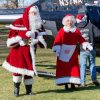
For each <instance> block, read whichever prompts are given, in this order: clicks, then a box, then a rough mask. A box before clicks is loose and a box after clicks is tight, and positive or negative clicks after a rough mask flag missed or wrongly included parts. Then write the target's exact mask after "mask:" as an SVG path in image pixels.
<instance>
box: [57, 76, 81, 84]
mask: <svg viewBox="0 0 100 100" xmlns="http://www.w3.org/2000/svg"><path fill="white" fill-rule="evenodd" d="M64 83H75V84H80V78H76V77H62V78H57V79H56V84H57V85H60V84H64Z"/></svg>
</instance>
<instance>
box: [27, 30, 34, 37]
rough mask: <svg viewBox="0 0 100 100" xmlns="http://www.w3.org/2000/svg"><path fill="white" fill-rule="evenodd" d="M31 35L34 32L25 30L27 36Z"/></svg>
mask: <svg viewBox="0 0 100 100" xmlns="http://www.w3.org/2000/svg"><path fill="white" fill-rule="evenodd" d="M32 35H34V32H32V31H27V32H26V36H27V37H31V36H32Z"/></svg>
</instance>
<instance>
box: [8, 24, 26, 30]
mask: <svg viewBox="0 0 100 100" xmlns="http://www.w3.org/2000/svg"><path fill="white" fill-rule="evenodd" d="M9 27H10V28H11V29H13V30H25V31H26V30H27V28H26V27H16V26H14V25H12V24H11V25H10V26H9Z"/></svg>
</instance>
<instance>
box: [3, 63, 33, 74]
mask: <svg viewBox="0 0 100 100" xmlns="http://www.w3.org/2000/svg"><path fill="white" fill-rule="evenodd" d="M2 67H3V68H5V69H7V70H9V71H10V72H13V73H19V74H22V75H28V76H34V71H33V70H27V69H21V68H16V67H15V66H12V65H10V64H9V63H8V62H7V61H4V63H3V65H2Z"/></svg>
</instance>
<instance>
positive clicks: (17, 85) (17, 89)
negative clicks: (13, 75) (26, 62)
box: [14, 83, 20, 97]
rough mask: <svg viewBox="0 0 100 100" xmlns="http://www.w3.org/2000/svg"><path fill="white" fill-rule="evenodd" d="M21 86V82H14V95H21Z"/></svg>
mask: <svg viewBox="0 0 100 100" xmlns="http://www.w3.org/2000/svg"><path fill="white" fill-rule="evenodd" d="M19 86H20V83H14V96H16V97H17V96H19Z"/></svg>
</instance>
